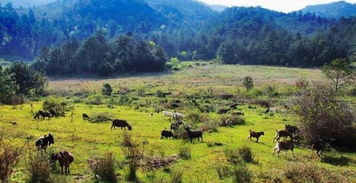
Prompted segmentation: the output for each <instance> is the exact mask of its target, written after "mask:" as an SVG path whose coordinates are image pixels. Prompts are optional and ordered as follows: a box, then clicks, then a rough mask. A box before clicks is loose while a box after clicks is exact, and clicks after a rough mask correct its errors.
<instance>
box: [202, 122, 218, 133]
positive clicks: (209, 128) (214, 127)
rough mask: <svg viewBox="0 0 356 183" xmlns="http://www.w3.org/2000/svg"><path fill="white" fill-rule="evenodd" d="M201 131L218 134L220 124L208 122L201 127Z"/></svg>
mask: <svg viewBox="0 0 356 183" xmlns="http://www.w3.org/2000/svg"><path fill="white" fill-rule="evenodd" d="M201 130H202V131H203V132H208V133H213V132H218V123H216V122H214V121H206V122H204V123H203V125H202V126H201Z"/></svg>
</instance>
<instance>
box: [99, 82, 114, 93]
mask: <svg viewBox="0 0 356 183" xmlns="http://www.w3.org/2000/svg"><path fill="white" fill-rule="evenodd" d="M111 93H112V88H111V85H110V84H109V83H105V84H104V85H103V88H102V89H101V94H103V95H106V96H110V95H111Z"/></svg>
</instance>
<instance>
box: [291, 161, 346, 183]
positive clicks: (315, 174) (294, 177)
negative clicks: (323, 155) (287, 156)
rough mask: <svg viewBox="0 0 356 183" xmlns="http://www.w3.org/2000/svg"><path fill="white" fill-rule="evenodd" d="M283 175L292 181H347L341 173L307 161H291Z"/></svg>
mask: <svg viewBox="0 0 356 183" xmlns="http://www.w3.org/2000/svg"><path fill="white" fill-rule="evenodd" d="M284 176H285V177H286V178H287V179H288V180H289V181H291V182H292V183H303V182H320V183H327V182H348V181H347V179H346V178H345V177H343V176H341V175H335V174H333V173H332V172H330V171H328V170H326V169H323V168H319V167H318V166H316V165H313V164H309V163H297V164H296V163H293V164H289V165H288V168H286V169H285V171H284Z"/></svg>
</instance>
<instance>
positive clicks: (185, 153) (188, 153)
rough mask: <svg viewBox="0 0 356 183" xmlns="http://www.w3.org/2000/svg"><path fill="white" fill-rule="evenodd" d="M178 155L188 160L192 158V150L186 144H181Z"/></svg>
mask: <svg viewBox="0 0 356 183" xmlns="http://www.w3.org/2000/svg"><path fill="white" fill-rule="evenodd" d="M179 157H181V158H182V159H185V160H188V159H190V158H192V150H191V149H190V148H189V147H188V146H183V147H180V148H179Z"/></svg>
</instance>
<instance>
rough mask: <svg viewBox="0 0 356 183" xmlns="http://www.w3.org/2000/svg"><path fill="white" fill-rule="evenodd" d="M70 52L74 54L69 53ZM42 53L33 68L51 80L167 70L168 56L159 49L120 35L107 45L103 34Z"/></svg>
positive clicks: (137, 39) (99, 33)
mask: <svg viewBox="0 0 356 183" xmlns="http://www.w3.org/2000/svg"><path fill="white" fill-rule="evenodd" d="M68 47H69V48H68ZM68 49H70V50H72V51H67V50H68ZM42 52H43V53H42V54H40V55H39V56H38V57H36V59H35V61H34V64H33V68H35V69H36V70H42V71H44V72H45V73H46V74H47V75H50V76H52V75H58V74H67V75H68V74H81V73H85V74H96V75H111V74H118V73H125V72H156V71H162V70H164V69H165V63H166V57H165V52H164V51H163V49H162V48H161V47H159V46H157V45H154V46H152V45H150V44H149V43H148V42H146V41H143V40H141V39H139V38H134V37H131V36H127V35H121V36H119V37H118V38H116V39H115V41H113V42H112V43H108V42H107V40H106V38H105V37H104V35H103V33H102V32H100V31H99V32H97V33H96V34H95V35H93V36H91V37H89V38H88V39H87V40H85V41H84V42H83V44H81V45H79V43H78V42H77V41H71V42H67V43H65V44H64V45H62V46H61V47H56V48H51V49H48V48H46V47H44V48H43V49H42ZM62 55H63V56H62Z"/></svg>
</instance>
